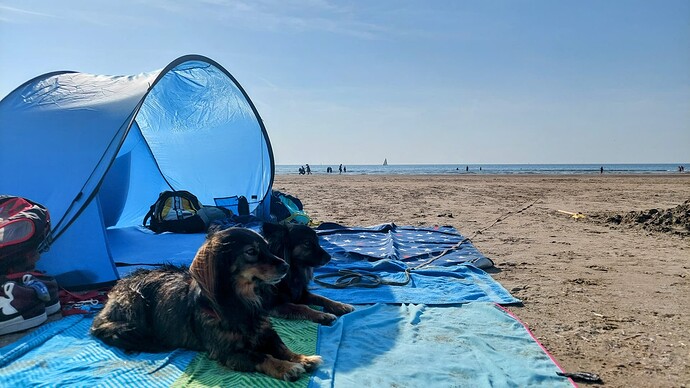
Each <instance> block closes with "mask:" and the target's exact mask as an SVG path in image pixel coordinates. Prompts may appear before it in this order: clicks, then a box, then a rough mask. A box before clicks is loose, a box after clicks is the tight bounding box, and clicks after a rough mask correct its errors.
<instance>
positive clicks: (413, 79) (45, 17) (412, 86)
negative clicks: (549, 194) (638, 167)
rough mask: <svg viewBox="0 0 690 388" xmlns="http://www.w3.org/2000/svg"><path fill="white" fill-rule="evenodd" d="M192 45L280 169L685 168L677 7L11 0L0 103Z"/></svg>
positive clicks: (2, 43)
mask: <svg viewBox="0 0 690 388" xmlns="http://www.w3.org/2000/svg"><path fill="white" fill-rule="evenodd" d="M186 54H201V55H205V56H208V57H209V58H211V59H213V60H215V61H216V62H218V63H220V64H221V65H222V66H223V67H225V68H226V69H227V70H228V71H230V73H232V74H233V75H234V76H235V78H236V79H237V80H238V81H239V82H240V84H241V85H242V87H243V88H244V89H245V90H246V91H247V93H248V94H249V96H250V97H251V98H252V101H253V102H254V103H255V105H256V106H257V109H258V110H259V113H260V114H261V116H262V118H263V120H264V123H265V124H266V127H267V129H268V132H269V136H270V138H271V142H272V144H273V149H274V154H275V157H276V163H278V164H303V163H310V164H339V163H345V164H348V165H352V164H379V163H381V162H382V161H383V159H384V158H387V159H388V162H389V163H391V164H404V163H458V164H474V163H663V162H667V163H680V162H683V163H687V162H688V161H690V1H687V0H681V1H669V0H660V1H633V0H626V1H618V0H606V1H599V0H597V1H588V0H585V1H556V0H544V1H461V0H451V1H404V0H402V1H399V0H385V1H337V2H336V1H326V0H253V1H250V0H246V1H223V0H207V1H196V2H191V1H171V0H154V1H148V0H147V1H132V0H117V1H110V2H101V1H92V0H91V1H81V0H79V1H73V0H70V1H25V0H23V1H6V0H0V97H4V96H5V95H7V94H8V93H9V92H11V91H12V90H13V89H14V88H16V87H17V86H19V85H20V84H22V83H23V82H25V81H26V80H28V79H30V78H33V77H35V76H37V75H40V74H43V73H47V72H50V71H55V70H75V71H81V72H86V73H94V74H108V75H125V74H137V73H141V72H148V71H152V70H157V69H160V68H163V67H164V66H165V65H167V64H168V63H169V62H171V61H172V60H174V59H175V58H177V57H180V56H182V55H186Z"/></svg>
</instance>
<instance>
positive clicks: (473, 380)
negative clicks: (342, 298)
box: [311, 303, 573, 388]
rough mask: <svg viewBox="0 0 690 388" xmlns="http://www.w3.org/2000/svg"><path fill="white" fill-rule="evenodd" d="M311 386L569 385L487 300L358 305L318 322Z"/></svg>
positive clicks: (524, 334)
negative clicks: (317, 360) (318, 362)
mask: <svg viewBox="0 0 690 388" xmlns="http://www.w3.org/2000/svg"><path fill="white" fill-rule="evenodd" d="M317 353H318V354H320V355H321V356H322V357H323V359H324V365H322V366H321V368H319V370H318V371H317V373H316V375H315V376H314V377H313V379H312V384H311V387H434V388H436V387H549V388H558V387H572V386H573V384H572V383H571V381H570V380H569V379H567V378H565V377H560V376H558V375H557V374H556V372H559V371H561V369H560V368H559V367H558V365H557V364H556V363H555V362H554V361H553V360H552V359H551V357H550V356H549V355H548V354H547V353H545V351H544V350H543V349H542V347H541V346H540V345H539V343H537V342H536V341H535V340H534V338H533V337H532V336H531V334H530V333H529V331H527V329H526V328H525V327H524V326H523V325H522V324H521V323H520V322H519V321H517V320H516V319H514V318H513V317H512V316H510V315H509V314H507V313H506V312H505V311H503V310H502V309H500V308H499V307H497V306H496V305H495V304H493V303H468V304H464V305H462V306H459V307H429V306H424V305H401V306H392V305H383V304H376V305H373V306H366V307H364V306H358V308H357V310H356V311H355V312H352V313H350V314H347V315H345V316H343V317H341V318H340V319H339V320H338V321H337V322H336V324H335V325H333V326H331V327H327V326H321V327H320V328H319V343H318V347H317Z"/></svg>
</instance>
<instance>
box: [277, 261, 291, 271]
mask: <svg viewBox="0 0 690 388" xmlns="http://www.w3.org/2000/svg"><path fill="white" fill-rule="evenodd" d="M281 261H282V260H281ZM278 269H279V270H280V272H287V271H288V270H289V269H290V265H289V264H288V263H286V262H284V261H283V262H282V263H281V264H280V265H279V266H278Z"/></svg>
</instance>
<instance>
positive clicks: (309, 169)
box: [307, 163, 311, 175]
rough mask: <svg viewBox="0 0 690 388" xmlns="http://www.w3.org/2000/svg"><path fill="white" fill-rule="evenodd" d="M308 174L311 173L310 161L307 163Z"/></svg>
mask: <svg viewBox="0 0 690 388" xmlns="http://www.w3.org/2000/svg"><path fill="white" fill-rule="evenodd" d="M307 175H311V167H309V164H308V163H307Z"/></svg>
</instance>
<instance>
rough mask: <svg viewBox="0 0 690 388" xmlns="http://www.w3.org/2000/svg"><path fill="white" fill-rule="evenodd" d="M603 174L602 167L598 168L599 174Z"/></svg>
mask: <svg viewBox="0 0 690 388" xmlns="http://www.w3.org/2000/svg"><path fill="white" fill-rule="evenodd" d="M603 173H604V166H601V167H600V168H599V174H603Z"/></svg>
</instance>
